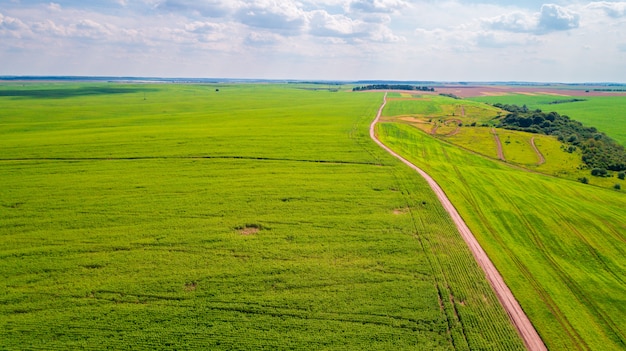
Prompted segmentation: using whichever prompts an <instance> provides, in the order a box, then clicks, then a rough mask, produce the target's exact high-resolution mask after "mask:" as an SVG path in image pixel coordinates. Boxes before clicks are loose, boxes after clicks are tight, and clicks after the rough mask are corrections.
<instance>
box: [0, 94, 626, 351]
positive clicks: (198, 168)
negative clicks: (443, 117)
mask: <svg viewBox="0 0 626 351" xmlns="http://www.w3.org/2000/svg"><path fill="white" fill-rule="evenodd" d="M309 88H310V87H307V86H294V85H289V86H287V85H284V86H283V85H229V84H225V85H200V84H198V85H167V84H164V85H160V84H146V85H131V84H125V85H118V84H86V83H84V84H32V85H26V86H22V85H21V84H5V85H3V86H0V103H1V106H2V109H1V110H0V180H1V181H2V184H3V186H2V188H0V257H1V259H0V276H1V277H2V281H1V282H0V349H78V348H81V349H106V348H112V349H155V348H165V349H198V348H203V349H229V350H231V349H263V348H265V349H365V348H367V349H427V350H467V349H489V348H495V349H505V350H507V349H508V350H520V349H523V344H522V342H521V340H520V339H519V337H518V336H517V333H516V331H515V330H514V329H513V327H512V326H511V324H510V323H509V320H508V317H507V316H506V314H505V313H504V311H503V310H502V309H501V307H500V306H499V304H498V302H497V299H496V298H495V296H494V294H493V292H492V291H491V289H490V288H489V286H488V284H487V282H486V281H485V279H484V275H483V274H482V272H481V271H480V269H479V268H478V266H477V265H476V263H475V262H474V261H473V258H472V256H471V254H470V253H469V250H468V249H467V248H466V246H465V244H464V243H463V241H462V240H461V238H460V236H459V234H458V233H457V232H456V230H455V228H454V226H453V224H452V223H451V221H450V219H449V218H448V217H447V215H446V214H445V212H444V210H443V208H442V207H441V206H440V205H439V203H438V202H437V199H436V197H435V196H434V194H432V192H431V191H430V190H429V188H428V186H427V184H426V183H425V182H424V181H423V180H421V179H420V178H418V177H416V176H415V174H414V173H413V172H412V171H410V170H408V169H406V168H405V167H404V166H403V165H402V164H400V163H399V162H398V161H396V160H395V159H393V158H392V157H390V156H388V155H387V154H386V153H385V152H384V151H382V150H380V149H379V148H378V147H377V146H376V145H375V144H373V143H372V142H371V140H370V139H369V136H368V133H367V128H368V125H369V122H370V121H371V120H372V118H373V117H374V115H375V113H376V110H377V108H378V107H379V105H380V103H381V101H382V93H349V92H344V91H339V92H333V91H330V90H324V89H315V90H313V89H309ZM410 140H411V139H407V141H410ZM434 142H436V141H434ZM580 186H582V185H580ZM577 189H583V190H580V191H585V190H584V189H586V188H577ZM607 194H609V193H607ZM619 196H620V194H617V193H611V194H609V195H607V196H606V200H605V201H613V203H617V204H619V202H620V201H622V198H621V197H619ZM614 206H616V205H614ZM602 211H604V212H602V213H605V212H608V214H610V215H611V217H607V219H606V220H607V221H609V222H608V223H613V225H621V224H619V223H621V222H620V220H621V216H622V215H621V212H611V211H615V210H614V207H610V206H609V207H606V208H603V210H602ZM594 223H595V222H594ZM615 223H617V224H615ZM598 225H603V224H602V223H599V224H598ZM614 231H615V233H614V234H613V235H614V236H615V237H619V235H620V234H619V231H620V227H614ZM595 239H598V238H594V240H595ZM589 240H592V239H589ZM598 240H599V239H598ZM492 250H493V248H492ZM615 250H620V246H619V245H617V246H616V247H615ZM583 252H586V251H583ZM604 254H607V255H611V254H612V253H611V252H608V253H605V252H603V255H604ZM610 257H612V256H607V260H608V259H609V258H610ZM592 258H593V257H592ZM501 261H502V262H506V257H503V258H502V259H501ZM502 262H500V264H503V265H504V266H506V263H502ZM537 264H539V263H537ZM607 264H611V265H617V267H618V268H620V267H621V266H620V263H619V262H617V263H615V262H610V261H609V262H608V263H607ZM603 267H604V266H599V267H595V266H594V268H595V269H598V270H600V271H602V270H603V269H604V268H603ZM621 268H623V267H621ZM513 269H514V268H513V267H508V270H507V272H508V273H510V274H511V276H512V277H513V278H510V279H512V282H514V283H515V282H516V280H515V279H514V278H515V277H516V274H517V275H519V273H516V272H514V271H513ZM576 272H578V271H576ZM601 283H604V285H600V286H601V287H603V288H606V289H608V290H607V294H606V296H609V297H610V296H613V294H612V293H613V292H614V291H619V286H615V284H613V283H612V281H611V280H610V279H609V280H607V281H602V282H601ZM516 284H523V283H520V282H517V283H516ZM524 288H525V287H524V286H522V290H523V291H526V290H524ZM611 289H612V290H611ZM528 296H531V297H532V296H534V295H533V291H530V292H529V293H528ZM592 302H594V303H596V300H593V301H592ZM605 303H606V306H612V305H611V304H610V301H608V300H607V301H605ZM536 305H540V303H536ZM594 306H596V305H594ZM604 306H605V305H602V306H599V307H598V306H596V307H598V308H600V307H601V308H604ZM532 307H533V308H535V309H534V311H535V314H541V313H545V312H543V311H544V310H542V309H541V308H539V307H537V306H532ZM612 308H613V309H614V311H607V312H606V315H607V316H609V317H610V316H612V315H613V313H619V312H620V310H619V307H615V306H613V307H612ZM622 312H623V311H622ZM581 318H583V317H581ZM615 323H618V322H615ZM555 329H557V328H555V327H553V328H552V329H548V331H547V333H548V334H551V333H556V331H554V330H555ZM594 331H595V329H594ZM602 340H604V339H602ZM609 341H613V339H612V338H610V337H609Z"/></svg>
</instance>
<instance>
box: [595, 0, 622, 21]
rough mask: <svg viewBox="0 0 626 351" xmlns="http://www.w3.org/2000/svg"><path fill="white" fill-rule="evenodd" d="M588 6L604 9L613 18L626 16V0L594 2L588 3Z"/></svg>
mask: <svg viewBox="0 0 626 351" xmlns="http://www.w3.org/2000/svg"><path fill="white" fill-rule="evenodd" d="M587 8H588V9H594V10H595V9H597V10H603V11H604V12H605V13H606V14H607V15H608V16H611V17H613V18H619V17H626V2H608V1H599V2H592V3H590V4H589V5H587Z"/></svg>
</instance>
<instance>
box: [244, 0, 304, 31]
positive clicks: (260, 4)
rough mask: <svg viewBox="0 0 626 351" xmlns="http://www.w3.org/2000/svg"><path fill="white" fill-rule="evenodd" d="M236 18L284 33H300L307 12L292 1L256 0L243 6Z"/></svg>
mask: <svg viewBox="0 0 626 351" xmlns="http://www.w3.org/2000/svg"><path fill="white" fill-rule="evenodd" d="M235 18H236V19H237V20H238V21H240V22H241V23H243V24H245V25H248V26H250V27H257V28H267V29H275V30H278V31H281V32H283V33H284V34H288V35H294V34H297V33H300V32H301V31H302V29H303V28H304V26H305V25H306V14H305V12H304V11H303V10H302V9H301V8H300V7H298V4H296V3H294V2H292V1H280V2H279V1H272V0H256V1H253V2H251V3H249V4H246V5H245V6H243V7H241V8H240V9H239V10H238V11H237V13H236V14H235Z"/></svg>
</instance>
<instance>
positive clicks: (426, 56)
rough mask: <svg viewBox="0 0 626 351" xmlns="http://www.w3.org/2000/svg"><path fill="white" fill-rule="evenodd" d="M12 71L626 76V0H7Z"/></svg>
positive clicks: (2, 26)
mask: <svg viewBox="0 0 626 351" xmlns="http://www.w3.org/2000/svg"><path fill="white" fill-rule="evenodd" d="M0 75H78V76H136V77H181V78H182V77H188V78H251V79H302V80H374V79H376V80H401V81H415V80H418V81H430V80H433V81H453V82H458V81H533V82H564V83H583V82H620V83H626V2H621V1H558V0H556V1H554V2H544V1H540V0H530V1H512V0H280V1H275V0H93V1H83V0H56V1H40V0H0Z"/></svg>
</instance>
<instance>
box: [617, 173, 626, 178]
mask: <svg viewBox="0 0 626 351" xmlns="http://www.w3.org/2000/svg"><path fill="white" fill-rule="evenodd" d="M617 178H619V179H621V180H624V178H626V172H619V173H617Z"/></svg>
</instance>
